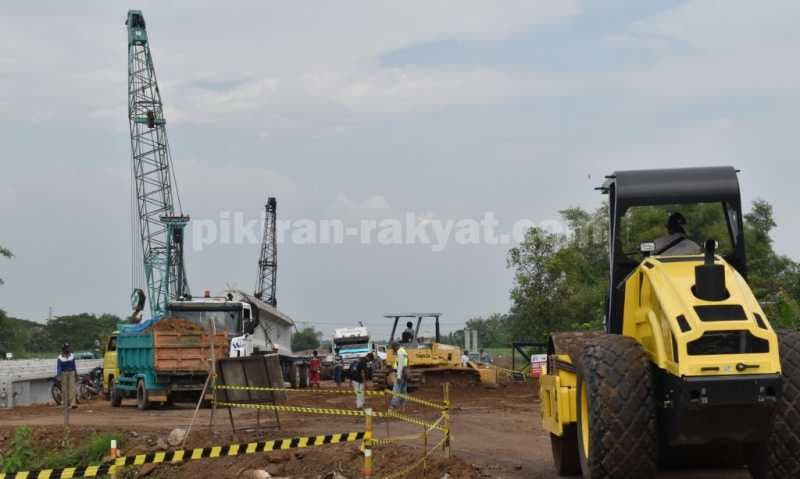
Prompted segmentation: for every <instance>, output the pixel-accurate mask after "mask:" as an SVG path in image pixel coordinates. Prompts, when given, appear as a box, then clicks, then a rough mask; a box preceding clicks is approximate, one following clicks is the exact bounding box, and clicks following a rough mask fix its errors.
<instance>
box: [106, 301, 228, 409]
mask: <svg viewBox="0 0 800 479" xmlns="http://www.w3.org/2000/svg"><path fill="white" fill-rule="evenodd" d="M109 344H110V345H112V344H113V346H114V348H115V349H116V354H111V353H112V351H108V353H109V354H107V356H106V360H108V361H110V362H109V364H108V366H109V367H108V368H107V371H108V374H109V375H110V376H109V377H107V378H104V381H106V384H108V385H110V391H109V396H110V401H111V405H112V406H114V407H117V406H119V405H120V404H121V403H122V400H123V399H126V398H135V399H136V405H137V406H138V408H139V409H148V408H150V407H151V406H152V405H153V403H155V402H160V403H162V404H169V403H172V402H175V401H181V400H192V401H194V400H197V399H198V398H199V397H200V394H201V393H202V391H203V387H204V385H205V383H206V378H207V377H208V374H209V372H210V370H211V364H212V362H211V359H212V357H213V358H216V359H222V358H225V357H227V356H228V334H227V333H226V332H224V331H222V332H218V333H216V334H213V333H212V332H211V331H208V330H206V329H204V328H202V327H200V326H198V325H197V324H195V323H194V322H192V321H189V320H186V319H182V318H177V317H164V318H161V319H159V320H157V321H147V322H145V323H142V324H135V325H134V324H129V325H123V326H122V327H121V328H120V330H119V331H118V332H117V333H116V334H115V335H112V337H111V338H110V339H109ZM111 362H114V363H116V364H111ZM114 374H116V376H114ZM208 391H209V392H210V391H211V390H210V388H209V389H208Z"/></svg>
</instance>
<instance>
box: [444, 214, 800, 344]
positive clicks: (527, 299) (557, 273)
mask: <svg viewBox="0 0 800 479" xmlns="http://www.w3.org/2000/svg"><path fill="white" fill-rule="evenodd" d="M674 211H680V212H681V213H682V214H683V215H684V217H685V218H686V220H687V226H686V228H687V233H688V236H689V237H690V238H691V239H693V240H694V241H695V242H697V243H698V244H700V245H702V244H703V242H704V241H705V240H706V239H715V240H717V241H718V242H719V250H718V251H719V252H720V253H723V254H724V252H725V251H727V250H730V248H731V244H730V240H729V237H728V232H727V228H728V226H727V223H726V220H725V216H724V214H723V212H722V208H721V207H720V205H719V204H696V205H675V206H658V207H655V206H649V207H639V208H633V209H631V210H629V212H628V213H627V214H626V216H625V218H624V219H623V223H622V228H621V231H622V233H621V234H622V243H623V251H626V252H631V251H638V247H639V243H640V242H642V241H648V240H649V241H652V240H653V239H655V238H657V237H659V236H662V235H663V234H665V231H664V224H665V222H666V218H667V216H668V215H669V213H670V212H674ZM560 215H561V217H562V218H563V220H564V223H565V225H566V230H565V231H561V232H552V231H546V230H544V229H542V228H538V227H534V228H531V229H530V230H529V231H528V232H527V234H526V236H525V239H524V241H522V243H521V244H520V245H519V246H517V247H514V248H511V250H509V252H508V256H507V266H508V267H509V268H511V269H513V270H514V283H513V287H512V289H511V292H510V295H511V308H510V310H509V311H508V312H506V313H502V314H493V315H491V316H488V317H485V318H483V317H478V318H473V319H470V320H468V321H467V322H466V328H469V329H477V330H478V334H479V338H480V343H481V345H482V346H486V347H508V346H509V345H510V343H511V342H512V341H514V340H519V341H526V340H529V341H544V340H546V338H547V336H548V334H549V333H550V332H553V331H569V330H581V329H600V328H602V321H603V316H604V313H605V299H606V294H607V291H608V277H609V271H608V268H609V265H608V208H607V207H606V206H603V207H600V208H597V209H596V210H594V211H586V210H584V209H581V208H569V209H566V210H562V211H560ZM776 226H777V224H776V223H775V219H774V215H773V209H772V206H771V205H770V204H769V203H767V202H766V201H763V200H756V201H754V202H753V204H752V207H751V209H750V212H749V213H747V214H745V215H744V235H745V247H746V256H747V270H748V271H747V273H748V276H747V279H748V283H749V284H750V287H751V289H752V290H753V293H754V294H755V297H756V299H757V300H758V301H759V302H760V303H761V306H762V309H764V312H765V313H766V315H767V317H768V318H769V319H770V321H771V322H772V324H773V326H774V327H777V328H797V327H800V263H798V262H796V261H794V260H792V259H791V258H789V257H787V256H783V255H779V254H778V253H776V252H775V250H774V248H773V240H772V236H771V234H772V232H773V230H774V228H775V227H776ZM463 338H464V333H463V330H459V331H455V332H454V333H451V334H450V336H449V337H448V341H450V342H452V343H453V344H464V342H463Z"/></svg>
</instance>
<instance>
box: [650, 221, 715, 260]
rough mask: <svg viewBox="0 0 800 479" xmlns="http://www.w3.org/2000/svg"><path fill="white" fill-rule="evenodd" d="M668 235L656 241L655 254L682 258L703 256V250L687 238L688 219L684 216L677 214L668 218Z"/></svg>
mask: <svg viewBox="0 0 800 479" xmlns="http://www.w3.org/2000/svg"><path fill="white" fill-rule="evenodd" d="M665 226H666V228H667V234H666V235H665V236H662V237H660V238H656V240H655V251H653V254H655V255H662V256H680V255H691V254H701V253H702V252H703V250H702V248H700V246H699V245H698V244H697V243H695V242H694V241H692V240H690V239H689V238H687V237H686V230H685V229H684V228H683V227H684V226H686V218H684V217H683V215H682V214H680V213H678V212H675V213H672V214H670V215H669V218H667V224H666V225H665Z"/></svg>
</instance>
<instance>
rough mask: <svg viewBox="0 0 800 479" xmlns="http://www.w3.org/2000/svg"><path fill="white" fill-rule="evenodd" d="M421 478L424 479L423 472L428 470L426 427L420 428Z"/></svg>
mask: <svg viewBox="0 0 800 479" xmlns="http://www.w3.org/2000/svg"><path fill="white" fill-rule="evenodd" d="M422 440H423V441H424V442H423V445H422V476H423V477H425V471H426V470H427V469H428V426H422Z"/></svg>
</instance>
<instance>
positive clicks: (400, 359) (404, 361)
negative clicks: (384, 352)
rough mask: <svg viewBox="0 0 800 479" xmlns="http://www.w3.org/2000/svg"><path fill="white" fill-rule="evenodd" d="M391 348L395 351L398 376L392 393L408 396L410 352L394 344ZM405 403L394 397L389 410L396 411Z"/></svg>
mask: <svg viewBox="0 0 800 479" xmlns="http://www.w3.org/2000/svg"><path fill="white" fill-rule="evenodd" d="M390 348H391V349H392V351H394V372H395V376H396V379H395V381H394V386H393V387H392V392H395V393H399V394H408V373H409V371H408V352H407V351H406V348H404V347H402V346H400V345H399V344H397V343H394V342H393V343H392V344H391V346H390ZM405 403H406V400H405V399H403V398H401V397H398V396H393V397H392V401H391V403H390V404H389V409H395V408H397V407H400V406H403V405H405Z"/></svg>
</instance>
